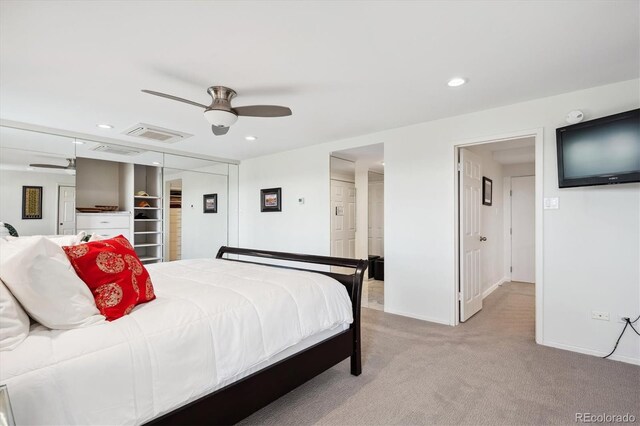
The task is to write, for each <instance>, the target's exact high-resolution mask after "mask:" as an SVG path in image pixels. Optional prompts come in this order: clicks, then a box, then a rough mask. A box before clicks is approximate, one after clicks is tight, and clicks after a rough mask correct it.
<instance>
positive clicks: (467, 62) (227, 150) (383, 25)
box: [0, 0, 640, 159]
mask: <svg viewBox="0 0 640 426" xmlns="http://www.w3.org/2000/svg"><path fill="white" fill-rule="evenodd" d="M0 3H1V5H0V117H1V118H3V119H8V120H15V121H22V122H28V123H33V124H39V125H43V126H50V127H55V128H60V129H66V130H71V131H76V132H83V133H89V134H95V135H101V136H109V137H116V138H119V139H121V140H124V141H136V142H144V140H141V139H137V138H132V137H128V136H122V135H120V132H122V131H123V130H124V129H126V128H129V127H130V126H132V125H134V124H136V123H138V122H144V123H150V124H154V125H157V126H161V127H165V128H169V129H175V130H179V131H184V132H188V133H192V134H194V137H192V138H189V139H187V140H185V141H182V142H178V143H177V144H172V145H170V146H171V148H173V149H180V150H185V151H190V152H197V153H202V154H208V155H212V156H218V157H227V158H233V159H244V158H248V157H253V156H258V155H262V154H266V153H271V152H277V151H283V150H287V149H292V148H296V147H300V146H304V145H311V144H316V143H321V142H326V141H330V140H336V139H340V138H346V137H351V136H356V135H361V134H366V133H371V132H375V131H380V130H384V129H389V128H394V127H400V126H405V125H409V124H413V123H418V122H423V121H428V120H432V119H436V118H441V117H446V116H451V115H456V114H461V113H467V112H472V111H477V110H482V109H486V108H490V107H496V106H500V105H506V104H510V103H514V102H519V101H524V100H528V99H533V98H538V97H543V96H549V95H553V94H558V93H562V92H568V91H572V90H577V89H581V88H586V87H592V86H597V85H601V84H606V83H610V82H615V81H621V80H627V79H632V78H637V77H638V75H639V63H640V53H639V52H640V41H639V37H638V34H639V31H640V24H639V21H640V18H639V16H640V10H639V4H640V3H639V2H638V1H636V0H631V1H624V0H622V1H616V2H612V1H583V2H579V1H561V0H558V1H553V2H551V1H526V2H525V1H512V2H506V1H455V2H449V1H424V2H419V1H406V2H395V1H394V2H391V1H371V2H356V1H353V2H330V1H326V2H323V1H318V2H314V1H305V2H293V1H291V2H286V1H280V2H274V1H257V2H203V1H201V2H170V1H163V2H160V1H156V2H152V1H128V2H111V1H90V2H59V1H44V2H37V1H34V2H23V1H6V0H5V1H2V2H0ZM454 76H463V77H466V78H468V79H469V83H468V84H467V85H465V86H462V87H459V88H455V89H452V88H449V87H447V85H446V82H447V80H448V79H449V78H451V77H454ZM211 85H227V86H230V87H232V88H234V89H235V90H236V91H237V92H238V97H237V98H236V99H235V102H234V105H235V106H240V105H249V104H281V105H287V106H290V107H291V108H292V110H293V116H292V117H286V118H278V119H257V118H247V117H241V118H240V119H239V120H238V122H237V123H236V124H235V125H234V126H233V127H232V128H231V130H230V131H229V133H228V135H227V136H223V137H214V136H213V135H212V134H211V131H210V128H209V126H208V124H207V122H206V121H205V119H204V117H203V116H202V113H201V111H199V109H198V108H196V107H193V106H190V105H186V104H181V103H177V102H173V101H169V100H166V99H162V98H157V97H154V96H150V95H147V94H143V93H141V92H140V89H152V90H157V91H161V92H167V93H171V94H174V95H176V96H180V97H185V98H188V99H192V100H194V101H197V102H200V103H208V100H209V98H208V95H207V94H206V92H205V89H206V88H207V87H208V86H211ZM96 123H110V124H113V125H114V126H115V128H114V129H112V130H101V129H98V128H96V127H95V125H96ZM246 135H256V136H258V137H259V139H258V140H257V141H254V142H248V141H245V140H244V136H246ZM150 145H151V146H156V147H158V146H160V147H161V146H163V145H162V143H150Z"/></svg>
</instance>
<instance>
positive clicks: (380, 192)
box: [368, 182, 384, 256]
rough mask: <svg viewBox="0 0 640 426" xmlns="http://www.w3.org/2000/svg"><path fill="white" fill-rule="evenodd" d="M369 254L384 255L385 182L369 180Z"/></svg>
mask: <svg viewBox="0 0 640 426" xmlns="http://www.w3.org/2000/svg"><path fill="white" fill-rule="evenodd" d="M368 216H369V254H370V255H375V256H384V182H369V214H368Z"/></svg>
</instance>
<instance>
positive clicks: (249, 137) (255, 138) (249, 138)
mask: <svg viewBox="0 0 640 426" xmlns="http://www.w3.org/2000/svg"><path fill="white" fill-rule="evenodd" d="M244 138H245V139H246V140H248V141H255V140H258V138H257V137H256V136H245V137H244Z"/></svg>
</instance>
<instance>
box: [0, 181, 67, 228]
mask: <svg viewBox="0 0 640 426" xmlns="http://www.w3.org/2000/svg"><path fill="white" fill-rule="evenodd" d="M75 184H76V177H75V176H73V175H68V174H66V173H64V174H63V173H40V172H33V171H24V172H22V171H12V170H0V222H7V223H8V224H10V225H12V226H13V227H14V228H16V231H18V235H22V236H26V235H55V234H57V233H58V232H57V230H58V226H57V220H58V185H69V186H75ZM22 186H42V219H29V220H22Z"/></svg>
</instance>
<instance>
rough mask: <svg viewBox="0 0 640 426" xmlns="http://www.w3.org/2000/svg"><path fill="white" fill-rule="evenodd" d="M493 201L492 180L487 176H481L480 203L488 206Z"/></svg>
mask: <svg viewBox="0 0 640 426" xmlns="http://www.w3.org/2000/svg"><path fill="white" fill-rule="evenodd" d="M492 202H493V181H492V180H491V179H489V178H488V177H484V176H483V177H482V204H484V205H485V206H490V205H491V204H492Z"/></svg>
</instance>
